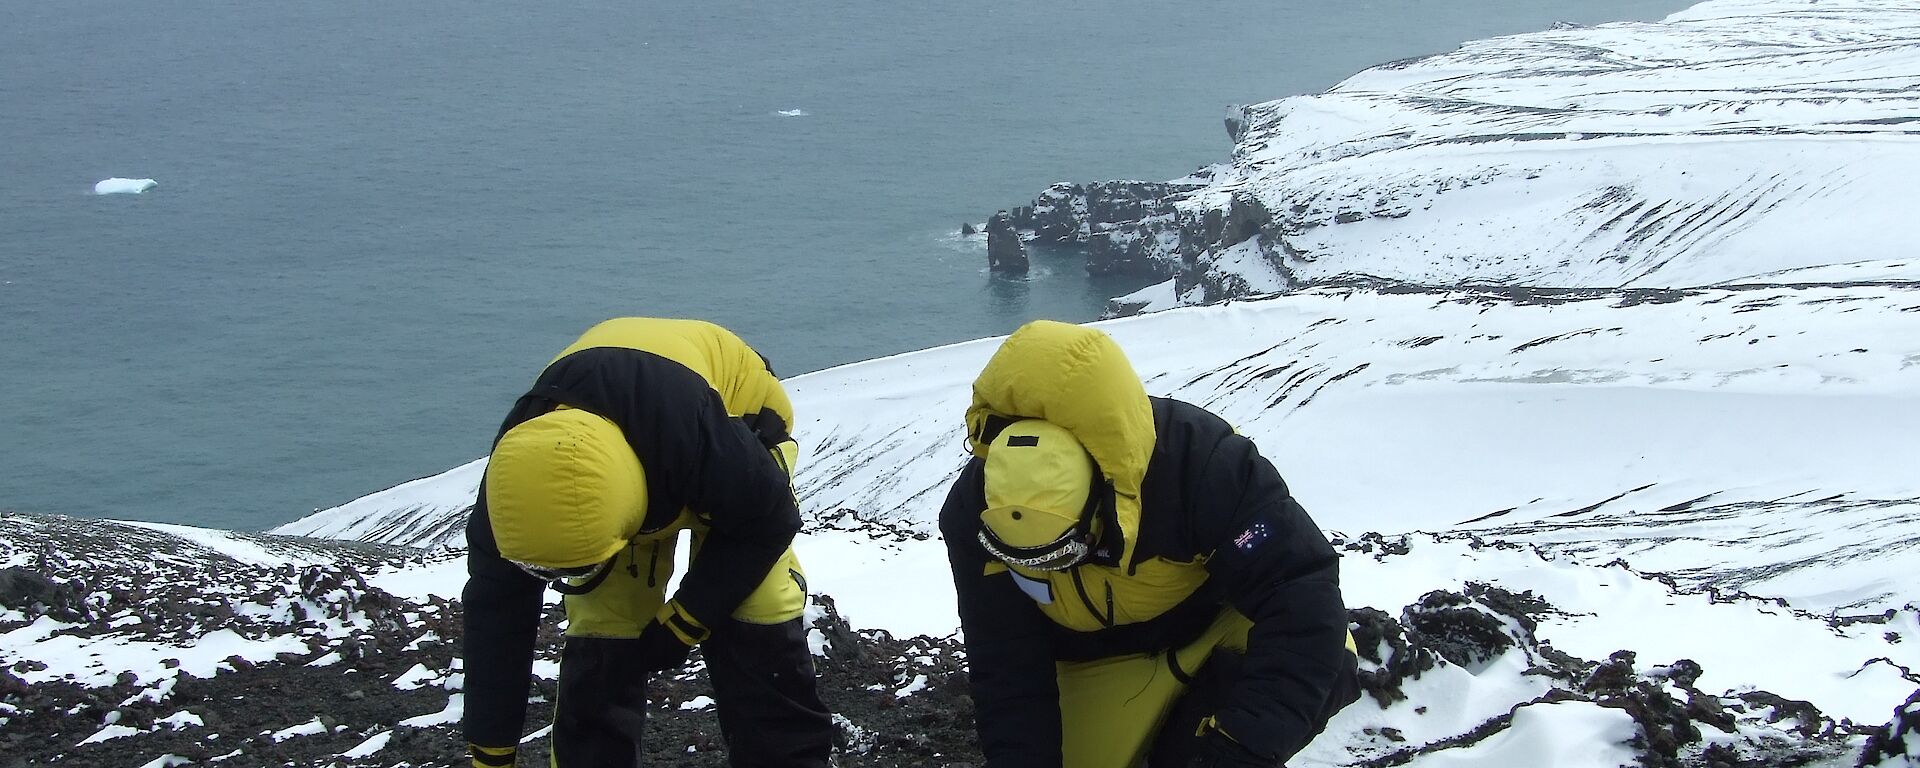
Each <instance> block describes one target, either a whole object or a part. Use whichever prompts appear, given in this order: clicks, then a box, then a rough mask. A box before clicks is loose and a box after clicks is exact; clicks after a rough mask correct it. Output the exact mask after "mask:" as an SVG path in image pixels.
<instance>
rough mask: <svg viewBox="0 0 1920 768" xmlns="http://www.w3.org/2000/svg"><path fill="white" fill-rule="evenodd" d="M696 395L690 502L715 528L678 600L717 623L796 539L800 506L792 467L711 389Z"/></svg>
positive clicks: (698, 615) (692, 612)
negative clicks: (730, 412) (790, 472)
mask: <svg viewBox="0 0 1920 768" xmlns="http://www.w3.org/2000/svg"><path fill="white" fill-rule="evenodd" d="M698 402H699V405H698V406H697V408H698V413H697V418H696V422H695V424H694V425H693V426H694V432H695V434H697V436H698V437H697V439H696V440H695V441H694V444H693V445H691V446H689V447H690V448H691V449H692V451H691V454H690V455H689V458H688V461H689V462H691V466H690V467H689V469H690V471H691V473H692V479H693V482H692V485H691V489H690V495H689V497H688V499H687V506H688V508H690V509H692V510H693V511H694V513H695V514H697V515H699V516H700V517H701V518H702V519H703V520H705V521H706V522H707V525H708V531H709V532H708V535H707V540H706V542H705V543H703V544H702V545H701V547H700V553H699V555H698V556H696V557H694V558H693V560H692V562H691V563H690V564H689V565H688V566H687V575H686V576H685V578H683V579H682V580H681V582H680V590H679V591H678V592H676V593H675V594H674V600H675V601H677V602H679V603H680V605H681V607H682V608H685V609H686V611H687V613H688V614H690V615H692V616H693V618H694V620H696V621H698V622H700V623H701V624H704V625H706V626H707V627H709V628H711V627H713V626H716V622H719V621H723V620H725V619H726V618H727V617H728V616H730V615H732V613H733V610H734V609H735V608H737V607H739V605H740V603H741V601H744V600H746V599H747V595H749V594H752V593H753V590H754V589H755V588H756V587H758V586H759V585H760V582H761V581H763V580H765V579H766V577H767V571H768V570H769V569H771V568H772V567H773V564H774V563H775V562H776V561H778V560H779V559H780V555H781V553H784V552H786V550H787V547H788V546H789V545H791V544H792V543H793V537H794V534H795V533H798V532H799V531H800V507H799V504H798V503H797V502H795V500H794V498H793V486H792V482H791V478H790V477H789V475H788V474H787V471H786V469H785V468H784V467H782V466H780V463H779V462H778V461H776V460H775V459H774V458H773V454H772V453H770V452H768V446H766V445H764V444H762V442H761V440H760V438H759V436H757V435H755V434H754V432H753V431H752V430H751V429H748V428H747V425H746V424H744V423H742V422H741V421H740V420H739V419H736V418H732V417H730V416H728V415H727V411H726V408H725V406H723V405H722V404H721V402H720V399H719V397H718V396H717V395H713V394H711V390H709V391H708V394H707V396H706V397H703V398H701V399H700V400H699V401H698ZM682 405H683V407H684V404H682Z"/></svg>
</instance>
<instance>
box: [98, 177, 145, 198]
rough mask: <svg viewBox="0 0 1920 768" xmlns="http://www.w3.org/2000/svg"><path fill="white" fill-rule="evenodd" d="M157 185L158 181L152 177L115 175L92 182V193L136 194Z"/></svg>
mask: <svg viewBox="0 0 1920 768" xmlns="http://www.w3.org/2000/svg"><path fill="white" fill-rule="evenodd" d="M157 186H160V182H157V181H154V180H153V179H123V178H120V177H118V176H115V177H113V178H111V179H102V180H101V181H100V182H99V183H96V184H94V185H93V193H94V194H96V195H137V194H140V193H142V192H145V191H147V190H149V189H153V188H154V187H157Z"/></svg>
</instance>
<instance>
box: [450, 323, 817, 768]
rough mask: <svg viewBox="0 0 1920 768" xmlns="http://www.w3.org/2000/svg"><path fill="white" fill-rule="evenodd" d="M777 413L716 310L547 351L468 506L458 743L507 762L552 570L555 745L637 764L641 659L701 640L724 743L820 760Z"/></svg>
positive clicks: (758, 365) (645, 666) (788, 457)
mask: <svg viewBox="0 0 1920 768" xmlns="http://www.w3.org/2000/svg"><path fill="white" fill-rule="evenodd" d="M792 423H793V407H792V405H791V404H790V403H789V402H788V400H787V396H786V393H785V392H784V391H783V390H782V389H781V388H780V383H779V381H778V380H777V379H775V378H774V376H773V373H772V371H770V370H769V369H768V367H767V364H766V361H765V359H764V358H762V357H761V356H760V355H759V354H757V353H756V352H754V350H753V349H752V348H751V347H749V346H747V344H746V342H743V341H741V340H740V339H739V338H738V337H737V336H735V335H733V334H732V333H730V332H728V331H727V330H725V329H723V328H721V327H719V326H717V325H714V324H712V323H706V322H701V321H695V320H667V319H653V318H617V319H614V320H609V321H607V322H604V323H601V324H599V325H597V326H594V327H593V328H592V329H590V330H588V331H587V332H586V334H585V335H583V336H581V337H580V339H579V340H578V341H575V342H574V343H573V344H572V345H570V346H568V347H567V348H566V349H565V350H563V351H562V352H561V353H560V355H559V356H558V357H557V358H555V359H554V360H553V361H552V362H551V363H550V364H548V365H547V367H546V369H545V370H544V371H542V372H541V374H540V376H539V378H538V379H537V380H535V381H534V384H533V387H532V389H530V390H528V392H527V393H526V394H525V395H524V396H522V397H520V398H519V399H518V400H517V401H516V402H515V403H514V405H513V409H512V411H511V412H509V413H508V414H507V418H506V422H505V423H504V424H502V425H501V428H500V434H499V436H498V437H497V438H496V439H495V442H494V447H493V452H492V456H491V458H490V459H489V462H488V465H487V470H486V476H485V479H484V480H483V481H482V482H481V485H480V493H479V498H478V499H477V500H476V501H475V504H474V510H473V514H472V516H471V517H470V518H469V520H468V525H467V543H468V546H469V553H468V578H467V585H466V590H465V592H464V594H463V596H462V600H463V602H464V609H465V630H466V632H465V639H464V657H465V673H466V685H465V692H466V708H465V714H464V716H463V723H462V727H463V730H464V731H465V734H466V738H467V741H468V749H469V753H470V756H471V759H472V763H473V765H475V766H508V765H513V763H514V758H515V746H516V745H517V744H518V743H519V742H520V739H521V734H522V733H523V732H524V730H523V726H524V723H525V718H526V705H527V692H528V684H529V680H530V675H531V670H532V664H533V658H534V644H535V636H536V632H537V630H538V628H539V622H540V616H541V610H542V609H541V604H542V595H543V593H544V590H545V588H546V587H547V586H548V585H551V586H553V587H554V588H555V589H556V590H558V591H560V592H561V593H562V594H563V595H564V596H565V597H564V600H565V604H566V611H567V619H568V625H567V631H566V643H565V646H564V647H563V649H562V650H561V661H560V683H559V694H558V699H557V701H556V702H555V710H554V722H553V735H552V739H551V744H552V765H554V766H557V767H558V768H602V767H606V766H622V767H624V766H634V765H638V764H639V755H640V738H641V731H642V726H643V724H644V723H645V719H646V683H647V678H648V677H649V676H651V675H656V674H661V673H666V672H671V671H673V670H676V669H679V668H680V667H682V666H683V665H684V664H685V663H686V659H687V656H688V654H689V653H690V652H691V650H692V649H693V647H694V646H695V645H700V646H701V647H702V649H703V656H704V658H705V659H706V663H707V674H708V677H709V679H710V680H711V681H712V683H713V689H714V698H715V699H716V704H717V706H718V709H719V716H720V727H721V731H722V734H723V736H724V737H725V739H726V742H727V750H728V757H729V760H730V761H731V764H732V765H734V766H736V767H737V768H744V767H746V766H796V767H804V768H816V767H818V766H825V765H827V764H828V753H829V752H830V750H831V749H832V745H833V738H834V728H833V725H832V723H831V720H830V717H831V716H830V715H829V714H828V713H827V711H826V707H825V705H823V704H822V703H821V701H820V697H819V694H818V691H817V690H816V684H815V679H814V670H813V658H812V656H811V655H810V654H809V653H808V651H807V643H806V627H805V626H803V625H802V620H801V612H802V610H803V609H804V607H805V602H806V579H805V576H804V575H803V574H802V572H801V570H800V564H799V561H798V560H796V559H795V558H794V555H793V552H792V550H791V549H790V545H791V543H792V541H793V537H794V534H795V533H796V532H797V531H799V529H800V516H799V510H798V507H797V505H796V503H795V501H794V497H793V491H792V486H791V468H792V462H793V459H794V457H795V455H796V446H795V443H794V442H793V440H792V438H791V437H790V436H789V435H788V434H787V430H788V425H790V424H792ZM682 530H691V540H692V545H691V546H692V551H691V555H690V558H689V565H688V568H687V572H686V574H685V575H684V576H683V578H682V579H681V583H680V587H679V589H678V590H677V591H676V593H675V594H674V595H673V596H672V598H671V599H668V597H667V595H666V585H667V581H668V579H669V577H670V576H672V571H673V568H674V548H675V546H676V543H677V541H678V539H679V533H680V531H682Z"/></svg>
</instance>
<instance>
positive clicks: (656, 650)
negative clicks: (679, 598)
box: [635, 619, 693, 675]
mask: <svg viewBox="0 0 1920 768" xmlns="http://www.w3.org/2000/svg"><path fill="white" fill-rule="evenodd" d="M692 652H693V646H691V645H687V643H686V641H684V640H681V639H680V636H679V635H676V634H674V633H673V630H670V629H667V625H665V624H661V623H660V620H659V619H655V620H653V621H650V622H647V628H646V629H643V630H640V648H639V650H638V653H637V657H636V658H635V662H636V663H637V664H639V665H640V668H641V669H643V670H646V672H647V674H649V675H651V674H654V673H657V672H671V671H673V670H677V669H679V668H681V667H683V666H686V664H687V654H689V653H692Z"/></svg>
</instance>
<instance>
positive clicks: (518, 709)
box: [460, 481, 546, 747]
mask: <svg viewBox="0 0 1920 768" xmlns="http://www.w3.org/2000/svg"><path fill="white" fill-rule="evenodd" d="M485 488H486V485H485V481H482V483H481V491H480V495H479V498H478V499H476V500H475V502H474V506H473V512H472V516H471V517H469V518H468V519H467V586H466V589H465V590H463V591H462V592H461V596H460V602H461V606H462V608H463V616H462V623H463V631H462V634H461V649H462V657H463V660H464V663H463V665H462V666H463V669H464V671H465V675H466V684H465V694H466V709H465V711H464V712H463V713H462V714H461V730H462V731H464V732H465V734H466V737H467V742H468V743H471V744H478V745H480V746H486V747H508V746H513V745H516V744H518V743H519V742H520V735H521V728H522V726H524V725H525V724H526V717H527V686H528V681H529V680H531V679H532V676H533V650H534V649H533V646H534V639H535V637H536V635H537V634H538V632H539V628H540V612H541V598H542V595H543V593H544V592H545V587H546V585H545V584H544V583H542V582H541V581H540V580H539V579H535V578H533V577H532V576H529V575H527V574H525V573H522V572H521V571H520V569H519V568H516V567H514V565H513V564H512V563H509V562H507V561H506V560H505V559H503V558H501V557H500V550H499V548H498V547H497V546H496V545H495V544H494V541H493V526H492V525H490V524H489V523H488V522H487V507H486V503H487V501H486V499H487V494H486V490H485Z"/></svg>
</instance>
